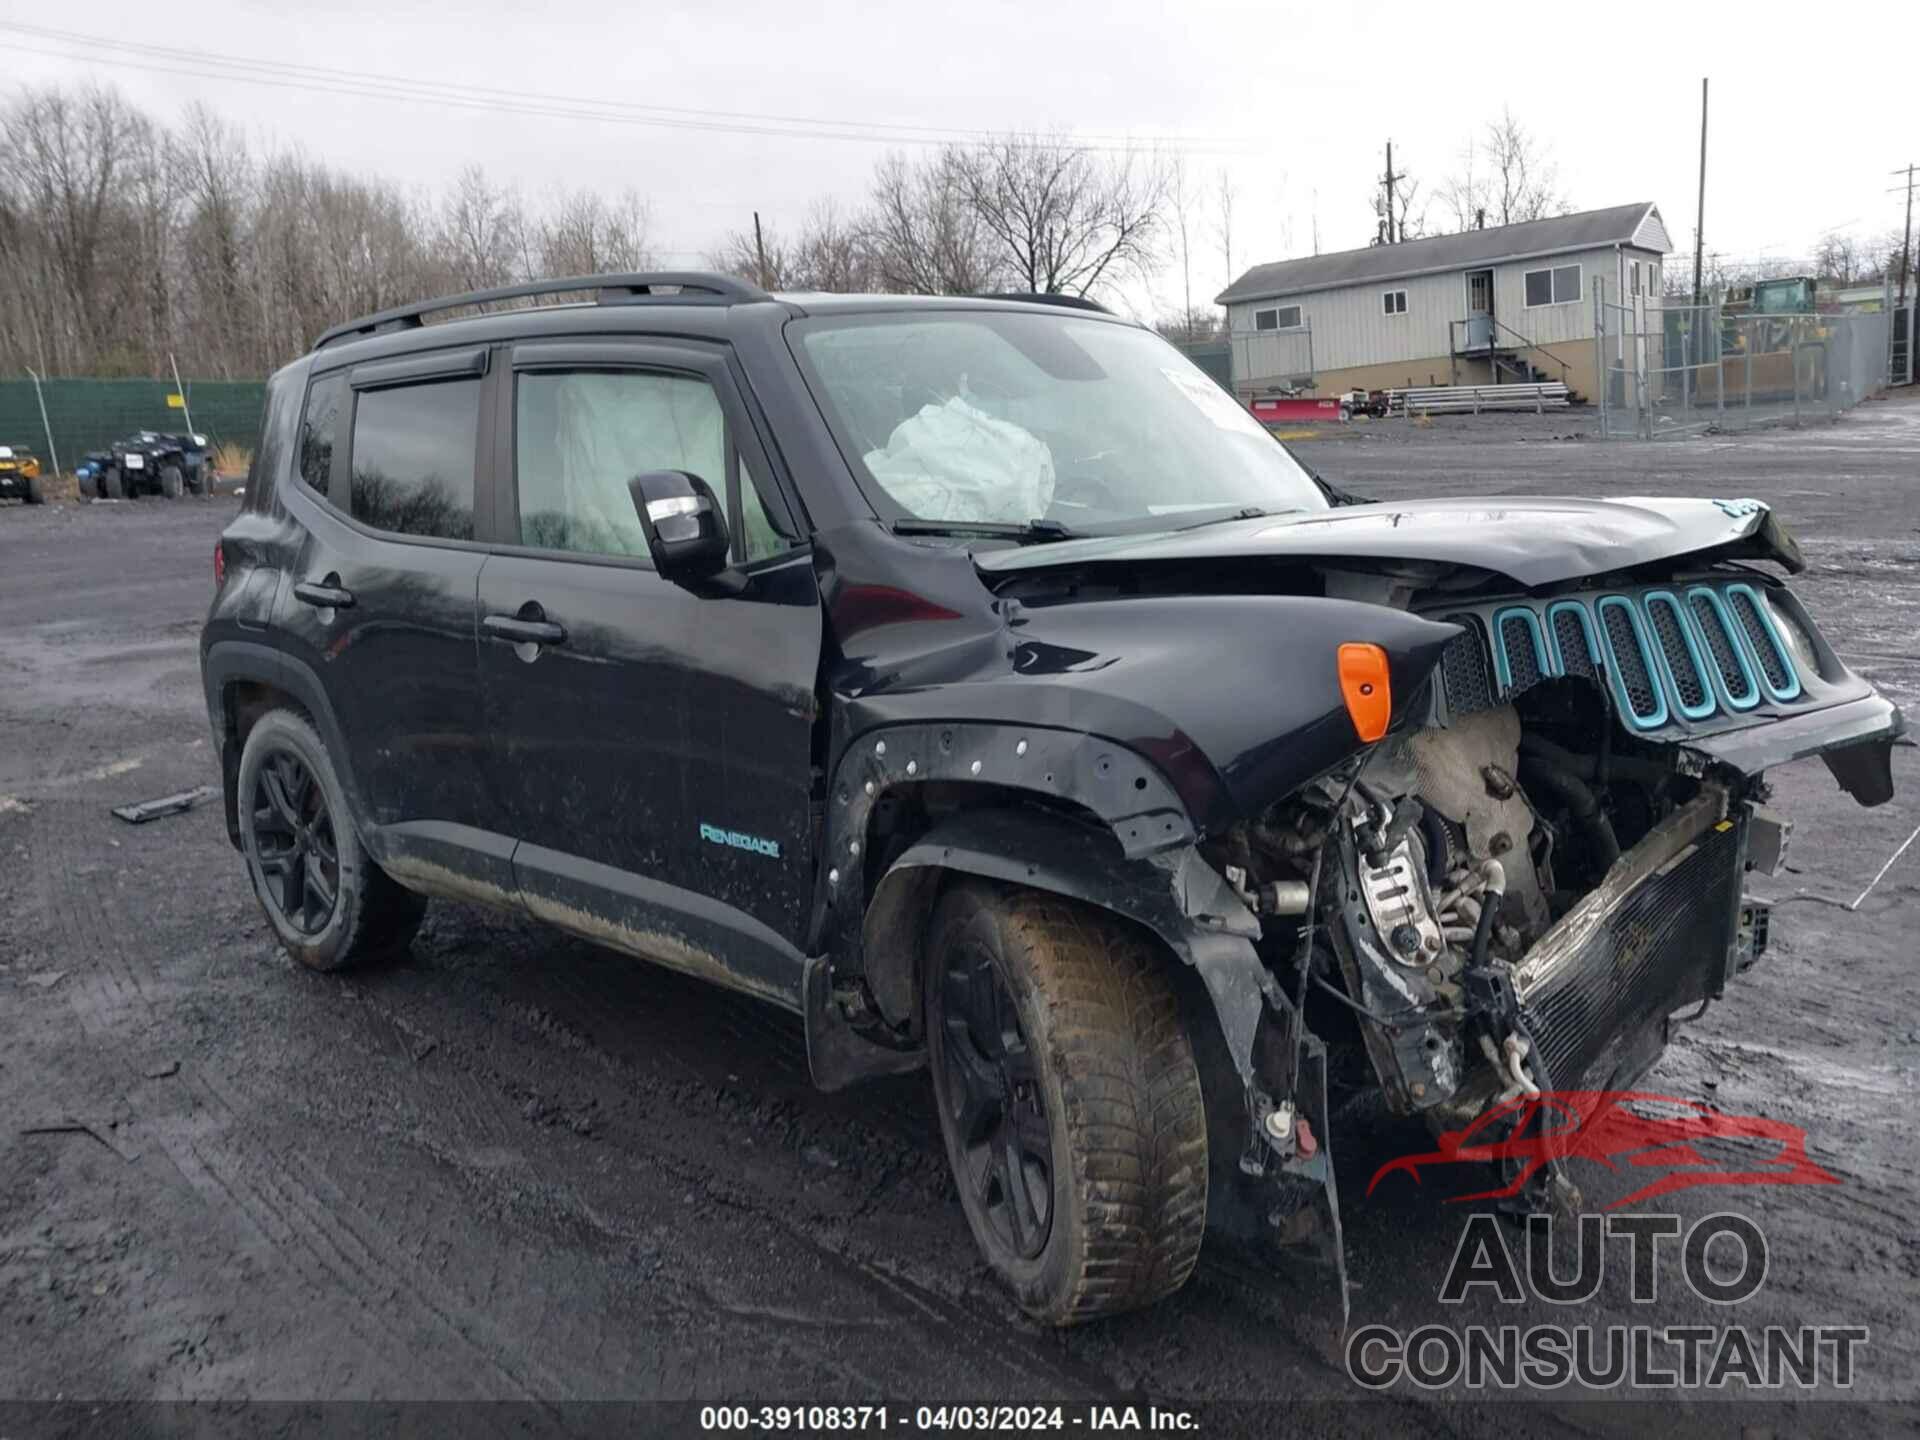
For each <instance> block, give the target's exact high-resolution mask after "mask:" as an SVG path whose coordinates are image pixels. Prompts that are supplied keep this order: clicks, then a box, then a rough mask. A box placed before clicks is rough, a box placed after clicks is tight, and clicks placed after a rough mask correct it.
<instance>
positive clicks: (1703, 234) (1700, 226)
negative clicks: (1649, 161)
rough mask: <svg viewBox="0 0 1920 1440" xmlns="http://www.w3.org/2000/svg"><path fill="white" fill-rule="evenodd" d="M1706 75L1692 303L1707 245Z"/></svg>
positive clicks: (1697, 295) (1702, 94) (1697, 294)
mask: <svg viewBox="0 0 1920 1440" xmlns="http://www.w3.org/2000/svg"><path fill="white" fill-rule="evenodd" d="M1706 225H1707V77H1706V76H1704V75H1702V76H1701V77H1700V208H1699V209H1698V210H1697V211H1696V212H1695V215H1694V222H1693V303H1694V304H1696V305H1698V304H1699V303H1700V262H1701V261H1702V260H1704V259H1705V258H1706V253H1707V250H1706V246H1707V230H1706Z"/></svg>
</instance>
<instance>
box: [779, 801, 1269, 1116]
mask: <svg viewBox="0 0 1920 1440" xmlns="http://www.w3.org/2000/svg"><path fill="white" fill-rule="evenodd" d="M956 874H960V875H972V876H977V877H979V878H981V879H987V880H998V881H1001V882H1003V883H1007V884H1013V885H1024V886H1028V887H1030V888H1032V889H1036V890H1045V891H1048V892H1050V893H1052V894H1056V895H1061V896H1065V897H1067V898H1069V899H1073V900H1079V901H1081V902H1082V903H1084V904H1088V905H1092V906H1095V907H1097V908H1099V909H1102V910H1106V911H1109V912H1111V913H1113V914H1115V915H1118V916H1120V917H1121V918H1123V919H1126V920H1129V921H1132V922H1133V923H1135V924H1138V925H1141V926H1143V927H1145V928H1146V929H1147V930H1149V931H1150V932H1152V933H1153V934H1154V935H1156V936H1158V937H1159V938H1160V940H1161V941H1162V942H1163V943H1164V944H1165V945H1166V946H1167V948H1168V949H1169V950H1171V951H1172V952H1173V954H1175V955H1176V956H1178V957H1179V958H1180V960H1182V961H1183V962H1185V963H1186V964H1188V965H1190V966H1192V967H1193V969H1194V970H1195V972H1196V973H1197V974H1198V975H1199V977H1200V979H1201V981H1202V983H1203V984H1204V985H1205V987H1206V990H1207V994H1208V996H1209V998H1210V999H1211V1000H1212V1002H1213V1008H1214V1011H1215V1013H1216V1015H1217V1016H1218V1018H1219V1022H1220V1028H1221V1034H1222V1038H1223V1039H1224V1040H1225V1042H1226V1046H1227V1051H1228V1054H1229V1056H1230V1058H1231V1059H1232V1061H1233V1066H1234V1069H1235V1071H1236V1073H1237V1074H1238V1075H1239V1077H1240V1080H1241V1084H1242V1085H1243V1086H1244V1087H1246V1088H1247V1090H1248V1091H1249V1096H1250V1099H1251V1098H1252V1092H1253V1091H1254V1090H1255V1089H1256V1088H1257V1085H1256V1077H1255V1074H1254V1063H1253V1046H1254V1034H1255V1032H1256V1031H1257V1030H1258V1028H1259V1024H1260V1019H1261V1015H1262V1011H1263V1008H1264V1006H1265V1005H1266V1004H1268V1003H1270V1002H1271V1003H1274V1004H1276V1005H1279V1006H1284V1005H1285V997H1284V996H1283V995H1281V994H1280V993H1279V989H1278V984H1277V982H1276V981H1275V980H1274V978H1273V976H1272V974H1271V973H1270V972H1269V971H1268V970H1267V968H1266V966H1265V965H1264V964H1263V963H1262V962H1261V960H1260V956H1259V953H1258V951H1256V950H1255V948H1254V942H1255V940H1257V939H1258V938H1259V935H1260V922H1259V919H1258V918H1257V917H1256V916H1255V915H1254V914H1253V913H1252V912H1251V911H1250V910H1248V909H1247V907H1246V906H1245V905H1244V904H1243V903H1242V902H1241V900H1240V897H1239V896H1238V895H1236V894H1235V893H1234V892H1233V889H1232V888H1231V887H1230V886H1229V885H1228V884H1227V882H1226V881H1225V879H1223V878H1222V877H1221V875H1220V873H1219V872H1218V871H1216V870H1215V869H1214V868H1213V867H1212V866H1211V865H1210V864H1208V863H1207V861H1206V860H1205V859H1204V858H1202V856H1201V855H1200V852H1199V851H1198V850H1197V849H1195V848H1194V846H1193V845H1192V843H1191V842H1188V843H1186V844H1182V845H1179V846H1176V847H1172V848H1163V849H1160V850H1158V851H1156V852H1154V853H1153V854H1150V855H1141V856H1134V857H1129V856H1128V855H1127V854H1126V853H1125V850H1124V849H1123V847H1122V844H1121V842H1120V840H1119V839H1118V838H1117V837H1116V836H1115V835H1114V834H1112V833H1111V831H1109V830H1104V829H1102V828H1099V827H1098V826H1096V825H1094V824H1090V823H1087V822H1085V821H1081V820H1076V819H1074V818H1072V817H1071V816H1068V815H1063V814H1056V813H1052V812H1048V811H1045V810H1040V809H1036V808H1032V807H1026V806H1020V807H1009V806H995V807H988V808H981V809H973V810H963V811H960V812H959V813H957V814H954V815H950V816H948V817H947V818H946V819H944V820H942V821H940V822H939V823H937V824H936V825H934V827H933V828H932V829H930V830H929V831H927V832H926V833H925V834H924V835H922V836H921V837H920V838H919V839H918V840H916V841H915V842H914V843H913V844H912V845H910V846H909V847H908V848H907V849H906V850H905V851H903V852H902V853H901V854H900V855H899V856H898V857H897V858H896V859H895V860H894V862H893V864H892V865H890V866H889V867H888V869H887V870H886V872H885V874H884V875H882V876H881V878H880V880H879V882H878V883H877V884H876V885H875V887H874V893H873V899H872V901H871V902H870V903H869V904H868V905H867V906H866V908H865V912H864V914H863V916H862V917H861V926H860V940H859V944H860V955H861V962H862V965H861V972H860V973H861V978H862V979H864V981H865V982H866V993H867V994H868V995H870V996H871V997H872V1002H873V1005H874V1007H875V1008H876V1009H877V1010H878V1011H879V1017H878V1018H879V1019H880V1020H882V1021H883V1022H884V1023H885V1024H886V1025H887V1026H890V1027H892V1028H893V1029H894V1031H895V1032H896V1033H898V1032H901V1031H904V1032H905V1033H906V1034H908V1035H909V1036H913V1037H914V1039H915V1040H916V1041H917V1035H916V1034H915V1032H916V1030H917V1025H918V1015H919V1008H920V1007H919V995H920V991H919V986H920V974H919V959H920V951H921V948H922V941H923V939H924V936H925V932H926V926H927V922H928V920H929V919H930V918H931V916H932V912H933V906H934V902H935V901H936V899H937V898H938V896H939V892H940V889H941V887H942V885H943V884H944V883H945V881H946V880H947V878H948V877H950V876H952V875H956ZM816 968H817V969H818V970H819V971H820V972H821V974H820V975H819V976H818V977H817V979H816V981H815V987H814V988H816V989H821V988H823V987H824V986H825V985H826V984H827V977H826V975H825V973H824V972H825V968H826V967H824V966H820V967H816ZM822 998H823V999H824V994H823V996H822ZM808 1009H809V1023H810V1026H811V1024H812V1023H814V1022H813V1013H812V1012H813V1009H814V1007H813V1006H811V1005H810V1006H809V1007H808ZM834 1014H835V1012H834V1011H833V1010H832V1009H831V1008H830V1007H829V1008H826V1009H825V1010H823V1012H822V1015H821V1019H822V1020H823V1021H830V1020H831V1019H832V1017H833V1016H834ZM842 1018H843V1023H844V1017H842ZM849 1038H851V1037H849ZM817 1048H818V1049H820V1050H823V1051H824V1049H825V1048H826V1047H824V1046H823V1047H817ZM834 1049H835V1053H836V1055H837V1057H838V1060H839V1063H838V1064H836V1065H835V1066H834V1067H833V1068H834V1069H835V1070H836V1072H838V1073H834V1074H830V1075H823V1074H820V1073H817V1072H816V1074H815V1077H814V1078H815V1080H816V1082H818V1083H820V1084H821V1085H822V1087H823V1088H838V1087H839V1086H841V1085H845V1084H848V1083H850V1082H851V1081H853V1080H856V1079H860V1078H864V1076H865V1075H866V1074H869V1073H872V1074H881V1073H889V1072H891V1071H894V1070H898V1069H900V1068H902V1063H901V1061H902V1055H901V1052H900V1051H899V1050H898V1049H897V1048H896V1049H888V1048H887V1047H885V1046H882V1045H879V1044H867V1045H865V1046H864V1047H862V1046H851V1047H849V1046H839V1047H834ZM915 1049H916V1050H917V1045H916V1047H915ZM863 1051H871V1052H872V1054H871V1055H870V1056H867V1057H866V1059H867V1060H868V1061H870V1062H871V1068H870V1069H869V1068H868V1066H867V1065H865V1064H863V1063H862V1055H863ZM909 1053H912V1052H909ZM823 1058H824V1057H823Z"/></svg>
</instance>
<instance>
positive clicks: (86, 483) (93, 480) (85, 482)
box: [73, 470, 100, 500]
mask: <svg viewBox="0 0 1920 1440" xmlns="http://www.w3.org/2000/svg"><path fill="white" fill-rule="evenodd" d="M73 483H74V484H75V485H76V486H77V487H78V488H79V491H80V498H81V499H82V500H91V499H93V497H94V496H96V495H98V494H99V493H100V480H99V477H98V476H96V475H95V474H94V473H93V472H92V471H91V470H89V471H88V472H87V473H86V474H84V475H81V476H78V477H76V478H75V480H74V482H73Z"/></svg>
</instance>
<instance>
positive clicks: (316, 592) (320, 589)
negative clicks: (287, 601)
mask: <svg viewBox="0 0 1920 1440" xmlns="http://www.w3.org/2000/svg"><path fill="white" fill-rule="evenodd" d="M293 598H294V599H296V600H298V601H299V602H300V603H301V604H303V605H317V606H319V607H320V608H321V609H322V610H349V609H352V608H353V592H352V591H351V590H342V589H341V588H340V577H339V576H338V575H329V576H327V578H326V579H325V580H322V581H320V582H319V583H318V584H315V583H314V582H313V581H311V580H302V581H299V582H298V583H297V584H295V585H294V587H293Z"/></svg>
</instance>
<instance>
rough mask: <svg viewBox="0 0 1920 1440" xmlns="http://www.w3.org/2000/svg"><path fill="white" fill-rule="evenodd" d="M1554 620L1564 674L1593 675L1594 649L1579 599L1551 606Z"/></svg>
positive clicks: (1556, 644)
mask: <svg viewBox="0 0 1920 1440" xmlns="http://www.w3.org/2000/svg"><path fill="white" fill-rule="evenodd" d="M1548 613H1549V614H1550V616H1551V617H1552V620H1553V643H1554V647H1555V649H1556V650H1557V651H1558V652H1559V655H1560V673H1561V674H1562V675H1592V674H1594V673H1595V671H1594V668H1593V658H1594V657H1593V650H1592V647H1591V646H1589V645H1588V643H1587V623H1588V622H1587V621H1586V619H1585V618H1584V617H1585V615H1586V611H1585V610H1584V609H1583V608H1582V607H1581V605H1580V604H1579V602H1578V601H1574V602H1572V603H1567V604H1560V605H1554V606H1551V607H1550V608H1549V612H1548Z"/></svg>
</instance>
